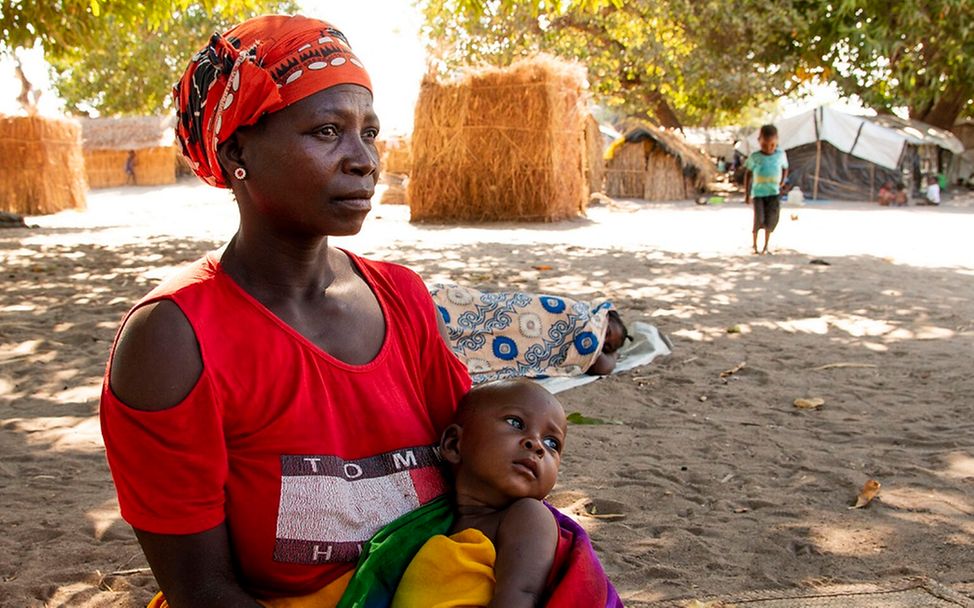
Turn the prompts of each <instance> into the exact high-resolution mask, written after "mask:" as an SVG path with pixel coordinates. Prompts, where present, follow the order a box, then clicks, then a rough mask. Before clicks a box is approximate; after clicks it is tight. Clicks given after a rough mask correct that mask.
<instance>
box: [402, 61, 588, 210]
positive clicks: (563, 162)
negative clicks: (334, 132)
mask: <svg viewBox="0 0 974 608" xmlns="http://www.w3.org/2000/svg"><path fill="white" fill-rule="evenodd" d="M584 86H585V72H584V70H583V69H582V68H581V67H579V66H577V65H574V64H568V63H565V62H562V61H559V60H557V59H554V58H551V57H548V56H537V57H534V58H531V59H526V60H522V61H519V62H517V63H515V64H513V65H511V66H510V67H508V68H504V69H499V68H485V69H480V70H471V71H469V72H467V73H466V74H464V75H463V76H462V77H460V78H459V79H457V80H453V81H442V80H438V79H436V78H434V77H432V76H427V78H426V79H425V80H424V81H423V85H422V88H421V89H420V95H419V101H418V102H417V105H416V118H415V121H414V124H415V127H414V130H413V137H412V159H413V164H412V174H411V175H410V181H409V206H410V210H411V212H412V220H413V221H471V222H485V221H506V220H526V221H554V220H560V219H565V218H570V217H576V216H578V215H580V214H582V213H584V209H585V202H586V199H587V187H586V183H585V175H584V172H583V157H584V155H585V141H584V132H583V129H582V125H583V122H582V120H583V116H584Z"/></svg>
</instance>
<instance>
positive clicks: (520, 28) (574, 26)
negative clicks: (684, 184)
mask: <svg viewBox="0 0 974 608" xmlns="http://www.w3.org/2000/svg"><path fill="white" fill-rule="evenodd" d="M807 4H808V2H807V1H806V0H741V1H739V2H736V3H734V5H733V8H729V5H728V4H727V3H725V2H722V1H721V0H628V1H626V2H622V1H621V0H620V1H615V0H585V1H582V0H576V1H575V2H573V3H569V4H567V6H566V5H565V3H558V2H556V3H549V2H541V1H537V2H513V1H509V0H503V1H495V2H489V3H487V2H482V1H478V0H426V1H425V2H424V3H423V4H422V10H423V12H424V16H425V18H426V27H425V29H424V34H425V36H426V37H427V39H428V40H429V42H430V45H431V47H432V49H433V51H434V54H435V55H437V56H438V57H439V58H440V59H441V60H442V62H443V66H444V67H445V69H451V68H455V67H457V66H460V65H463V64H467V63H478V62H487V63H491V64H496V65H506V64H508V63H510V62H511V61H512V60H514V59H516V58H517V57H520V56H523V55H525V54H529V53H532V52H536V51H548V52H552V53H555V54H557V55H560V56H562V57H566V58H569V59H574V60H578V61H580V62H581V63H583V64H585V65H586V66H587V67H588V69H589V75H590V80H591V82H592V85H593V87H594V89H595V92H596V93H597V94H598V95H599V97H600V98H601V100H602V101H603V102H604V103H606V105H608V106H610V107H613V108H617V109H619V110H620V111H622V112H624V113H626V114H628V115H633V116H641V117H644V118H650V119H653V120H654V121H656V122H658V123H660V124H662V125H663V126H667V127H678V126H680V125H681V124H682V123H684V122H692V123H719V122H726V121H728V120H731V119H733V118H734V117H735V116H736V115H737V114H738V113H739V112H740V111H741V110H742V109H743V108H745V107H747V106H750V105H754V104H756V103H760V102H762V101H765V100H768V99H771V98H774V97H776V96H779V95H781V94H783V93H785V92H786V91H787V90H788V89H789V87H791V86H793V85H794V75H795V73H796V71H797V66H798V62H799V60H800V59H801V53H800V52H799V51H800V47H799V46H798V45H797V44H796V43H795V40H796V39H799V38H800V37H801V36H802V35H803V32H804V30H805V28H806V22H805V19H804V17H803V15H804V14H805V13H806V12H807V6H806V5H807ZM755 15H760V16H761V18H760V19H759V20H758V19H754V18H753V17H754V16H755Z"/></svg>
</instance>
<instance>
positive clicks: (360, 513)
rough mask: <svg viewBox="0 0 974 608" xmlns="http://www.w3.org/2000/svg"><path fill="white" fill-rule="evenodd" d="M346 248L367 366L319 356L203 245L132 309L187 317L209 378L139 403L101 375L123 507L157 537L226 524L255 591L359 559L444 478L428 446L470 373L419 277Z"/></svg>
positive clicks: (436, 491) (105, 429)
mask: <svg viewBox="0 0 974 608" xmlns="http://www.w3.org/2000/svg"><path fill="white" fill-rule="evenodd" d="M348 255H349V258H350V259H351V260H352V262H353V263H354V264H355V265H356V267H357V268H358V270H359V271H360V272H361V274H362V276H363V277H364V278H365V281H366V282H367V283H368V285H369V287H371V289H372V291H373V293H374V294H375V296H376V298H377V299H378V301H379V305H380V306H381V308H382V313H383V316H384V318H385V325H386V332H385V341H384V342H383V345H382V347H381V350H380V351H379V354H378V355H376V357H375V359H374V360H372V361H371V362H370V363H367V364H365V365H349V364H347V363H343V362H342V361H339V360H337V359H335V358H334V357H332V356H330V355H328V354H327V353H326V352H324V351H323V350H321V349H320V348H318V347H317V346H315V345H314V344H312V343H311V342H309V341H308V340H307V339H306V338H304V337H303V336H301V335H300V334H299V333H298V332H296V331H295V330H294V329H292V328H291V327H290V326H288V325H287V324H285V323H284V322H283V321H281V320H280V319H279V318H277V317H276V316H274V314H273V313H271V312H270V311H269V310H268V309H267V308H265V307H264V306H263V305H261V304H260V303H259V302H258V301H257V300H255V299H254V298H253V297H251V296H250V295H249V294H247V293H246V292H245V291H244V290H243V289H241V288H240V286H239V285H237V284H236V283H235V282H234V281H233V280H232V279H231V278H230V277H229V276H228V275H227V274H226V273H225V272H223V270H222V269H221V267H220V264H219V262H218V261H217V260H216V259H215V258H214V257H213V256H211V255H208V256H206V257H204V258H203V259H201V260H199V261H197V262H195V263H193V264H192V265H191V266H189V267H188V268H186V269H185V270H183V271H182V272H180V273H179V274H178V275H177V276H175V277H173V278H172V279H170V280H168V281H166V282H165V283H164V284H162V285H160V286H159V287H157V288H156V289H155V290H153V291H152V293H150V294H149V295H148V296H146V297H145V298H144V299H143V300H142V301H141V302H139V304H137V305H136V307H135V308H138V307H139V306H144V305H145V304H147V303H150V302H154V301H158V300H163V299H168V300H171V301H173V302H175V303H176V304H177V305H178V306H179V307H180V309H181V310H182V311H183V313H184V314H185V315H186V318H187V319H189V322H190V324H191V325H192V327H193V330H194V331H195V333H196V339H197V341H198V342H199V346H200V353H201V356H202V360H203V373H202V376H201V377H200V379H199V381H198V382H197V384H196V386H195V387H194V388H193V389H192V391H191V392H190V394H189V395H188V396H187V397H186V399H185V400H184V401H183V402H181V403H180V404H178V405H176V406H175V407H172V408H169V409H166V410H162V411H158V412H146V411H141V410H135V409H132V408H130V407H128V406H126V405H125V404H123V403H122V402H121V401H120V400H119V399H118V398H117V397H116V396H115V395H114V393H112V391H111V389H110V388H109V385H108V373H107V372H106V375H105V383H104V387H103V389H102V399H101V422H102V434H103V435H104V438H105V447H106V451H107V453H108V463H109V465H110V467H111V470H112V476H113V477H114V479H115V486H116V488H117V491H118V500H119V504H120V506H121V511H122V516H123V517H124V518H125V520H126V521H127V522H129V523H130V524H131V525H132V526H133V527H135V528H138V529H141V530H146V531H149V532H156V533H160V534H191V533H195V532H202V531H204V530H208V529H210V528H212V527H214V526H216V525H217V524H219V523H221V522H222V521H224V520H226V521H227V526H228V528H229V533H230V537H231V542H232V544H233V553H234V555H235V556H236V559H237V560H238V562H239V566H240V571H241V573H242V579H243V584H244V587H245V588H247V589H248V590H249V591H250V592H252V593H254V594H256V595H258V596H262V597H275V596H286V595H301V594H305V593H310V592H312V591H316V590H318V589H320V588H321V587H323V586H325V585H326V584H328V583H329V582H331V581H332V580H334V579H335V578H337V577H338V576H340V575H341V574H343V573H344V572H346V571H348V570H349V569H351V568H352V567H353V566H354V563H355V560H356V559H357V557H358V553H359V546H360V543H361V542H363V541H365V540H367V539H368V538H370V537H371V536H372V534H373V533H374V532H376V531H377V530H378V529H379V528H380V527H382V526H383V525H385V524H387V523H389V522H391V521H392V520H393V519H395V518H397V517H398V516H400V515H402V514H404V513H406V512H408V511H410V510H412V509H415V508H416V507H418V506H420V505H421V504H425V503H426V502H428V501H430V500H432V499H433V498H435V497H437V496H439V495H441V494H443V493H444V492H445V489H446V488H445V485H444V480H443V477H442V474H441V471H440V468H439V467H438V456H437V454H436V453H435V452H434V450H433V447H432V446H434V445H435V444H436V443H438V441H439V436H440V433H441V431H442V430H443V428H444V427H446V425H448V424H449V423H450V422H451V420H452V418H453V414H454V412H455V409H456V404H457V402H458V401H459V399H460V397H461V396H462V395H463V394H464V393H466V392H467V391H468V390H469V389H470V378H469V376H468V375H467V371H466V368H465V367H464V365H463V364H462V363H461V362H460V361H459V360H458V359H457V358H456V357H455V356H454V355H453V354H452V352H451V351H450V350H449V348H448V347H447V346H446V345H445V344H444V342H443V340H442V339H441V338H440V336H439V334H438V331H437V325H436V317H435V312H434V307H433V302H432V300H431V299H430V296H429V293H428V292H427V291H426V287H425V285H424V284H423V282H422V280H421V279H420V278H419V276H417V275H416V274H415V273H413V272H412V271H410V270H408V269H406V268H404V267H402V266H397V265H395V264H387V263H382V262H372V261H369V260H364V259H362V258H359V257H356V256H354V255H352V254H348ZM135 308H133V310H135ZM129 315H131V312H130V313H129ZM126 318H127V317H126ZM352 331H354V328H352ZM116 340H117V338H116ZM113 354H114V349H113ZM108 366H109V367H108V369H111V359H109V363H108Z"/></svg>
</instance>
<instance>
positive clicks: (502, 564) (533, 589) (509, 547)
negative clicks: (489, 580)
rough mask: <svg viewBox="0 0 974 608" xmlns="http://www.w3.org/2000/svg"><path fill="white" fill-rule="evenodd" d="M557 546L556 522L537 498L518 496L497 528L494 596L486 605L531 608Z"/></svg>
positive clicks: (539, 594) (539, 595) (540, 594)
mask: <svg viewBox="0 0 974 608" xmlns="http://www.w3.org/2000/svg"><path fill="white" fill-rule="evenodd" d="M557 548H558V523H557V522H555V517H554V516H553V515H552V514H551V511H549V510H548V507H546V506H544V504H543V503H542V502H541V501H540V500H535V499H533V498H522V499H521V500H519V501H517V502H516V503H514V504H513V505H511V506H510V507H508V509H507V513H506V514H505V515H504V520H503V521H502V522H501V525H500V528H499V529H498V531H497V561H496V562H495V565H494V577H495V578H496V580H497V583H496V585H495V586H494V597H493V599H492V600H491V601H490V604H489V608H534V607H535V606H538V605H540V603H541V598H542V597H543V596H544V591H545V588H544V586H545V582H546V581H547V580H548V574H549V573H550V572H551V566H552V564H553V563H554V561H555V550H556V549H557Z"/></svg>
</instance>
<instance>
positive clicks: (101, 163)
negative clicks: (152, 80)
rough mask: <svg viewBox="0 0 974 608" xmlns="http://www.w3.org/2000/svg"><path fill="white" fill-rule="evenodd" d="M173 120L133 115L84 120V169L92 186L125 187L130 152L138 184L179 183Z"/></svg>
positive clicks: (166, 117)
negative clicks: (132, 156) (133, 156)
mask: <svg viewBox="0 0 974 608" xmlns="http://www.w3.org/2000/svg"><path fill="white" fill-rule="evenodd" d="M173 124H174V119H173V118H172V117H170V116H134V117H125V118H94V119H88V120H84V121H83V122H82V126H83V128H84V151H85V170H86V171H87V174H88V185H89V186H90V187H92V188H110V187H114V186H124V185H126V184H128V183H130V182H129V176H128V174H127V173H126V172H125V165H126V162H127V161H128V156H129V152H135V167H134V169H135V180H134V183H135V185H138V186H159V185H164V184H172V183H175V182H176V172H177V160H176V158H177V156H179V153H178V151H177V149H176V147H175V145H174V134H173Z"/></svg>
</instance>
